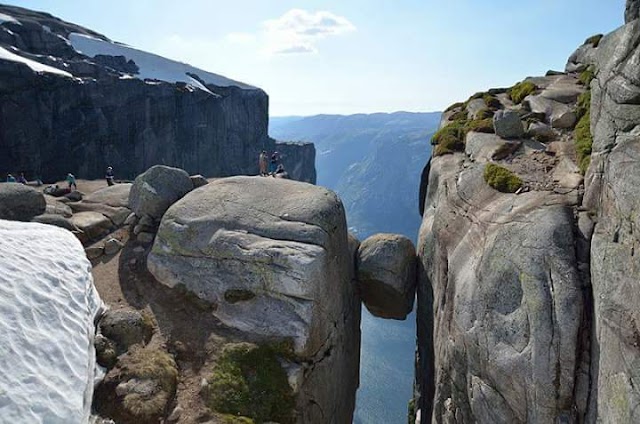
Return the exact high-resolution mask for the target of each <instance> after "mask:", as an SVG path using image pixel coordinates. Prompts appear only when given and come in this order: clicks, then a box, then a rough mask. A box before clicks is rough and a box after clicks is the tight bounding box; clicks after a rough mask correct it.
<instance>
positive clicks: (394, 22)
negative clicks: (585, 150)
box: [8, 0, 625, 116]
mask: <svg viewBox="0 0 640 424" xmlns="http://www.w3.org/2000/svg"><path fill="white" fill-rule="evenodd" d="M8 3H10V4H15V5H19V6H23V7H28V8H33V9H37V10H45V11H47V12H49V13H51V14H53V15H56V16H58V17H61V18H63V19H65V20H68V21H71V22H75V23H78V24H80V25H83V26H86V27H89V28H91V29H94V30H96V31H98V32H101V33H103V34H104V35H106V36H108V37H109V38H111V39H113V40H117V41H121V42H124V43H127V44H130V45H132V46H135V47H138V48H141V49H144V50H148V51H151V52H154V53H158V54H162V55H164V56H167V57H170V58H172V59H177V60H180V61H183V62H187V63H190V64H192V65H195V66H198V67H200V68H203V69H205V70H208V71H211V72H216V73H220V74H223V75H225V76H228V77H230V78H233V79H237V80H240V81H244V82H247V83H250V84H253V85H256V86H259V87H261V88H263V89H264V90H265V91H267V93H268V94H269V96H270V109H271V114H272V115H274V116H282V115H312V114H318V113H345V114H346V113H370V112H392V111H397V110H409V111H435V110H442V109H444V108H445V107H446V106H448V105H449V104H451V103H453V102H455V101H459V100H464V99H466V98H467V97H469V95H471V94H473V93H474V92H476V91H480V90H483V89H487V88H490V87H498V86H508V85H511V84H513V83H515V82H517V81H518V80H520V79H522V78H524V77H525V76H527V75H540V74H543V73H544V72H546V71H547V70H548V69H563V68H564V65H565V62H566V59H567V57H568V56H569V55H570V54H571V52H572V51H573V50H574V49H575V48H576V47H577V46H578V45H579V44H581V43H582V41H584V39H585V38H587V37H588V36H590V35H592V34H595V33H599V32H602V33H606V32H609V31H611V30H612V29H615V28H616V27H618V26H620V25H621V24H622V20H623V12H624V3H625V2H624V0H604V1H603V0H532V1H526V2H525V1H518V0H490V1H479V0H448V1H444V0H438V1H436V0H395V1H394V0H341V1H337V0H324V1H316V0H297V1H289V0H233V1H228V0H227V1H224V2H223V1H218V0H182V1H179V2H177V1H168V0H154V1H152V0H134V1H132V0H109V1H108V2H107V1H100V2H94V1H86V0H64V1H62V0H59V1H57V2H52V1H50V0H20V1H9V2H8Z"/></svg>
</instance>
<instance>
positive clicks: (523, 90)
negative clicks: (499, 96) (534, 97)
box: [507, 81, 538, 104]
mask: <svg viewBox="0 0 640 424" xmlns="http://www.w3.org/2000/svg"><path fill="white" fill-rule="evenodd" d="M537 89H538V87H537V86H536V85H535V84H534V83H532V82H530V81H522V82H519V83H517V84H516V85H514V86H513V87H511V88H510V89H509V90H508V91H507V93H508V95H509V98H510V99H511V100H512V101H513V102H514V103H516V104H520V103H522V101H523V100H524V99H525V97H527V96H528V95H530V94H533V93H534V92H535V91H536V90H537Z"/></svg>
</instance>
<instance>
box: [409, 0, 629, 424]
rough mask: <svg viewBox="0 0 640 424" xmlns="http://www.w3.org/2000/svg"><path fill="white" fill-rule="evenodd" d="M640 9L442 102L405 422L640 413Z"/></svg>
mask: <svg viewBox="0 0 640 424" xmlns="http://www.w3.org/2000/svg"><path fill="white" fill-rule="evenodd" d="M638 10H639V9H638V2H635V1H628V2H627V10H626V21H627V23H626V25H624V26H623V27H621V28H620V29H618V30H616V31H614V32H613V33H611V34H608V35H605V36H601V35H599V36H594V37H590V38H589V39H588V40H587V41H586V42H585V43H584V45H582V46H580V47H579V48H578V49H577V50H576V51H575V52H574V53H573V54H572V55H571V57H570V58H569V60H568V63H567V66H566V69H565V72H554V71H550V72H549V73H548V74H547V75H546V76H543V77H529V78H527V79H525V80H524V81H522V82H520V83H518V84H516V85H514V86H513V87H511V88H508V89H505V88H502V89H492V90H489V91H488V92H484V93H478V94H476V95H474V96H472V98H471V99H469V100H467V101H466V102H462V103H457V104H455V105H452V106H451V107H450V108H449V109H448V110H447V111H446V112H445V113H444V114H443V121H442V124H441V129H440V131H439V132H438V133H437V134H436V136H434V139H433V143H434V144H435V149H434V155H433V157H432V159H431V160H430V162H429V163H428V164H427V165H426V167H425V170H424V172H423V176H422V183H421V187H420V196H421V213H422V214H423V222H422V227H421V229H420V237H419V241H418V247H417V250H418V257H419V266H418V275H419V277H418V306H417V309H418V312H417V315H418V353H417V360H416V396H415V399H414V401H413V402H412V404H411V409H410V422H416V423H418V422H420V423H422V424H424V423H425V422H434V423H443V422H456V423H462V422H465V423H469V422H477V423H525V422H529V423H532V422H535V423H552V422H554V423H558V422H561V423H596V422H598V423H632V422H640V415H639V412H638V408H637V406H638V404H639V402H640V392H639V391H638V387H639V386H638V363H639V361H640V353H639V351H638V343H639V342H638V337H637V334H638V329H637V324H636V323H637V321H638V319H639V318H640V317H639V316H638V311H639V310H640V308H639V299H638V295H637V294H638V292H639V291H638V282H639V281H640V268H639V266H638V264H640V261H638V259H637V249H638V247H639V246H640V236H639V234H638V227H639V225H640V221H638V216H640V215H639V211H640V203H639V201H638V199H640V192H639V190H640V189H639V187H640V162H639V161H638V158H640V132H639V131H638V128H639V127H640V107H639V106H638V102H637V100H638V93H640V76H639V74H638V57H639V55H640V50H639V49H638V44H639V43H638V40H640V21H638V20H637V18H638ZM507 116H508V117H509V122H508V125H507V122H506V121H507V118H506V117H507ZM516 120H517V121H519V122H515V121H516ZM512 121H513V122H512ZM519 126H522V127H523V129H524V130H525V131H524V133H521V134H520V135H519V136H517V133H518V132H519V131H518V129H519ZM512 130H513V131H512ZM507 138H508V140H507Z"/></svg>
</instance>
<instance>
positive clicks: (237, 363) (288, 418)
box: [208, 343, 294, 424]
mask: <svg viewBox="0 0 640 424" xmlns="http://www.w3.org/2000/svg"><path fill="white" fill-rule="evenodd" d="M278 350H279V349H278V348H276V347H274V346H270V345H261V346H257V345H254V344H249V343H239V344H232V345H227V346H226V347H225V348H224V350H223V352H222V355H221V357H220V358H219V360H218V362H217V364H216V366H215V368H214V370H213V375H212V377H211V380H210V381H211V382H210V384H209V387H208V389H209V390H208V404H209V406H210V407H211V408H212V409H214V410H215V411H217V412H221V413H224V414H230V415H232V416H234V417H246V418H250V419H252V420H253V421H255V423H257V424H260V423H264V422H269V421H275V422H278V423H281V424H289V423H293V420H294V418H293V414H292V412H293V407H294V398H293V392H292V390H291V387H290V386H289V382H288V380H287V374H286V373H285V371H284V370H283V369H282V366H281V365H280V362H279V360H278V358H279V357H280V356H282V355H281V354H280V352H279V351H278ZM240 422H241V421H240ZM248 422H251V421H248Z"/></svg>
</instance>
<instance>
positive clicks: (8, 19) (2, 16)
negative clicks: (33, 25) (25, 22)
mask: <svg viewBox="0 0 640 424" xmlns="http://www.w3.org/2000/svg"><path fill="white" fill-rule="evenodd" d="M5 22H11V23H13V24H18V25H22V24H21V23H20V21H18V20H17V19H16V18H14V17H13V16H9V15H5V14H4V13H0V25H2V24H4V23H5Z"/></svg>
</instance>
